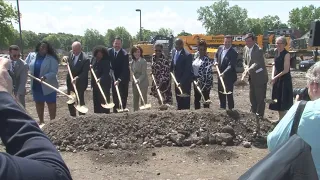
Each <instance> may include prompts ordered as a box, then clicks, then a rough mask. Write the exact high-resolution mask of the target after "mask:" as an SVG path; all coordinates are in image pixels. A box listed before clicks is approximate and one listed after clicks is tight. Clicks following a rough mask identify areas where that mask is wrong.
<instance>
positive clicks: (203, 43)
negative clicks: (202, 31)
mask: <svg viewBox="0 0 320 180" xmlns="http://www.w3.org/2000/svg"><path fill="white" fill-rule="evenodd" d="M200 46H202V47H204V48H205V49H207V43H206V41H205V40H203V39H201V40H200V41H199V45H198V47H200Z"/></svg>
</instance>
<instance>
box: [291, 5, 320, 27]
mask: <svg viewBox="0 0 320 180" xmlns="http://www.w3.org/2000/svg"><path fill="white" fill-rule="evenodd" d="M319 18H320V7H315V6H314V5H309V6H304V7H302V8H294V9H292V10H291V11H290V12H289V21H288V24H289V25H290V27H292V28H296V29H299V30H300V31H302V33H306V32H307V31H309V30H310V24H311V22H312V21H314V20H315V19H319Z"/></svg>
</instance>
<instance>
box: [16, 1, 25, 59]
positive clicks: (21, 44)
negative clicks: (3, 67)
mask: <svg viewBox="0 0 320 180" xmlns="http://www.w3.org/2000/svg"><path fill="white" fill-rule="evenodd" d="M17 9H18V23H19V34H20V49H21V55H22V57H21V58H22V59H24V56H23V41H22V32H21V19H20V18H21V17H20V7H19V0H17Z"/></svg>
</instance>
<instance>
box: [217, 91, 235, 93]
mask: <svg viewBox="0 0 320 180" xmlns="http://www.w3.org/2000/svg"><path fill="white" fill-rule="evenodd" d="M219 93H221V94H232V92H231V91H229V92H222V91H219Z"/></svg>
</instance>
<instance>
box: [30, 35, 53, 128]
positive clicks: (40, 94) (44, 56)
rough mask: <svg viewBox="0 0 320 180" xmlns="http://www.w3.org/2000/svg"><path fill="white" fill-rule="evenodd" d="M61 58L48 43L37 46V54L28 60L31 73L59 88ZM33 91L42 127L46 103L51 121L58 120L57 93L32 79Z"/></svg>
mask: <svg viewBox="0 0 320 180" xmlns="http://www.w3.org/2000/svg"><path fill="white" fill-rule="evenodd" d="M58 61H59V58H58V56H57V54H56V51H55V49H54V48H53V47H52V46H51V44H49V43H48V42H46V41H43V42H40V43H39V44H38V45H37V46H36V50H35V52H32V53H30V54H29V55H28V56H27V58H26V63H27V64H28V65H29V72H30V74H31V75H33V76H35V77H36V78H39V79H41V81H45V82H46V83H48V84H50V85H52V86H54V87H55V88H58V86H59V84H58V78H57V73H58V68H59V62H58ZM31 90H32V95H33V100H34V101H35V102H36V109H37V114H38V117H39V121H40V125H42V124H44V103H47V105H48V109H49V116H50V120H53V119H55V118H56V112H57V103H56V102H57V92H56V91H55V90H53V89H51V88H49V87H48V86H46V85H44V84H42V83H40V82H38V81H36V80H33V79H31Z"/></svg>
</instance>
